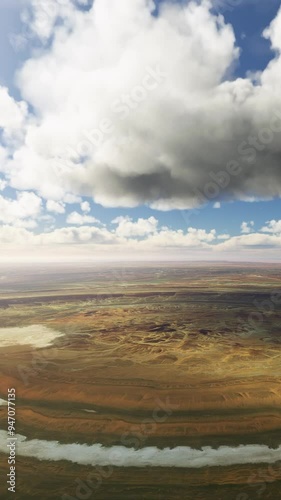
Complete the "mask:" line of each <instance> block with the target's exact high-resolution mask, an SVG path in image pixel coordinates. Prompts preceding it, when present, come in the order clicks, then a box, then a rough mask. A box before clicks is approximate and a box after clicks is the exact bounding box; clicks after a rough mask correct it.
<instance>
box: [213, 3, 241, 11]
mask: <svg viewBox="0 0 281 500" xmlns="http://www.w3.org/2000/svg"><path fill="white" fill-rule="evenodd" d="M241 4H242V0H213V9H214V10H215V11H219V12H221V11H222V12H225V11H231V10H233V9H235V8H236V7H239V6H240V5H241Z"/></svg>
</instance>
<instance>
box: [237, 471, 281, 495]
mask: <svg viewBox="0 0 281 500" xmlns="http://www.w3.org/2000/svg"><path fill="white" fill-rule="evenodd" d="M280 473H281V467H280V463H277V464H275V465H271V464H270V465H269V466H268V467H267V468H266V470H264V469H262V468H261V467H260V468H259V469H258V470H257V471H256V472H254V473H253V474H252V475H251V476H250V477H249V478H248V481H247V483H248V485H249V486H250V487H251V488H253V489H255V492H254V493H255V496H254V497H252V496H251V495H249V494H248V493H246V492H241V493H239V494H238V495H237V497H236V500H252V499H257V498H263V497H262V495H264V493H265V492H266V490H267V485H268V484H270V483H274V482H275V481H277V480H278V479H280Z"/></svg>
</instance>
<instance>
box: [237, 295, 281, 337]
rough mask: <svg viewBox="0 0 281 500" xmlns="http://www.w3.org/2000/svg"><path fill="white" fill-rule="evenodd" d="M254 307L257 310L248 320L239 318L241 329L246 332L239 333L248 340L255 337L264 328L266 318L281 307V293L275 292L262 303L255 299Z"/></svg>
mask: <svg viewBox="0 0 281 500" xmlns="http://www.w3.org/2000/svg"><path fill="white" fill-rule="evenodd" d="M253 305H254V307H255V310H253V311H251V312H250V313H249V314H248V316H247V318H245V319H244V318H242V317H241V316H239V317H238V318H237V321H238V324H239V325H240V328H242V329H243V330H244V331H243V332H242V333H239V336H240V337H243V338H247V337H251V336H252V335H254V333H255V332H256V331H258V330H259V328H260V327H261V326H262V324H263V323H264V321H265V319H266V317H267V316H269V315H270V314H271V313H273V312H274V311H275V309H276V307H278V306H281V291H275V290H274V291H273V292H271V294H270V297H269V298H268V299H265V300H262V301H260V300H259V299H255V300H254V301H253Z"/></svg>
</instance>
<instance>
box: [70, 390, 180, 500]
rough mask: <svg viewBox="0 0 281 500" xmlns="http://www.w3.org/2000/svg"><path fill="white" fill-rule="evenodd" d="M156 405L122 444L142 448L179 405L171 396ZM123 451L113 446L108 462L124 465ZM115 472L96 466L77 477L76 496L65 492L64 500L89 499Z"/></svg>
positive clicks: (126, 435)
mask: <svg viewBox="0 0 281 500" xmlns="http://www.w3.org/2000/svg"><path fill="white" fill-rule="evenodd" d="M155 403H156V406H155V409H154V410H153V412H152V416H151V417H150V418H147V419H144V420H143V421H142V422H141V423H140V424H139V426H138V430H136V426H134V427H133V426H132V428H131V429H129V430H128V431H127V432H125V433H124V434H123V435H122V436H121V439H120V445H123V446H126V447H132V446H133V447H134V449H135V450H138V449H141V448H142V447H143V445H144V443H145V441H146V440H147V438H148V436H149V435H150V434H152V433H153V432H154V431H155V429H156V427H157V425H159V424H163V423H164V422H166V420H167V419H168V418H169V417H171V416H172V414H173V412H174V411H175V410H177V409H178V407H179V405H177V404H173V403H172V402H171V401H170V399H169V397H167V398H166V400H165V401H162V400H161V399H157V400H156V401H155ZM123 460H124V458H123V456H122V452H120V451H118V450H116V448H115V447H112V451H110V452H109V456H108V462H109V463H113V464H114V466H115V467H122V465H123ZM113 472H114V469H113V466H112V465H108V466H95V468H94V471H93V472H91V473H90V474H88V476H87V479H86V480H85V481H82V480H81V479H80V478H76V480H75V483H76V489H75V492H74V495H75V496H72V495H68V494H66V493H65V494H64V495H62V497H61V499H62V500H89V499H90V498H91V497H92V495H93V494H94V492H96V491H97V490H98V489H99V488H100V487H101V485H102V484H103V481H104V480H105V479H109V478H110V477H111V476H112V474H113Z"/></svg>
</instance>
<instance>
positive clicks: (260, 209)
mask: <svg viewBox="0 0 281 500" xmlns="http://www.w3.org/2000/svg"><path fill="white" fill-rule="evenodd" d="M50 1H52V0H50ZM111 1H112V2H113V3H114V0H111ZM113 3H112V5H113ZM177 3H178V4H179V3H180V4H181V5H182V7H183V8H185V7H186V2H183V1H182V2H174V4H177ZM230 3H231V0H230ZM198 4H200V2H198ZM163 5H164V6H165V5H166V2H165V1H164V0H163V1H161V2H158V4H157V6H156V11H155V13H154V15H155V16H156V17H158V18H161V15H162V14H161V12H162V11H161V9H162V6H163ZM279 7H280V2H279V1H278V0H268V1H267V2H264V1H263V0H256V1H254V0H253V1H250V0H249V1H241V2H240V3H239V2H237V6H233V7H231V6H229V0H226V1H225V2H220V7H219V8H215V9H213V10H211V13H212V15H213V16H215V15H216V14H218V13H220V14H221V15H222V16H223V18H224V23H225V24H229V25H231V27H232V29H233V31H234V34H235V38H236V41H235V46H236V47H239V49H240V55H239V58H237V59H236V61H235V62H234V63H233V64H232V75H231V77H230V80H232V81H233V82H234V81H236V80H238V79H239V78H242V79H247V78H248V76H249V72H258V71H261V72H263V71H264V70H265V69H266V68H267V66H268V64H269V62H270V61H271V60H273V59H274V58H276V51H273V50H272V49H271V46H270V45H271V42H270V40H269V39H265V38H264V37H263V36H262V33H263V31H264V29H265V28H267V27H268V26H269V25H270V23H271V22H272V21H273V19H274V18H275V17H276V16H277V13H278V9H279ZM84 10H85V12H86V11H88V12H87V13H89V12H90V8H89V7H88V8H87V9H84ZM23 12H24V0H23V1H22V2H19V1H12V0H10V1H8V0H7V1H6V0H2V2H1V4H0V85H1V86H2V87H7V88H8V90H9V94H10V96H11V98H14V99H15V101H16V102H18V101H20V100H21V99H23V100H25V101H26V106H27V109H29V111H30V110H31V109H32V110H34V112H35V115H36V114H37V117H38V113H39V111H36V104H34V102H35V103H36V99H35V100H32V99H33V97H31V98H30V99H29V98H28V96H30V95H31V90H30V89H29V87H30V88H31V85H30V80H29V81H28V82H27V83H26V82H25V85H22V84H19V80H17V76H16V75H17V74H18V71H19V70H21V68H23V67H24V68H25V67H26V61H27V59H28V58H32V59H35V60H36V59H37V61H38V60H39V59H40V57H41V56H42V54H43V53H45V54H48V52H50V53H51V51H52V40H53V36H54V33H55V30H56V29H58V28H56V27H55V25H54V27H52V28H51V34H50V36H49V35H48V36H45V35H44V36H43V35H42V33H39V35H38V32H37V33H35V35H34V32H33V34H32V32H31V30H30V28H27V26H26V25H25V24H24V22H23V21H22V17H21V16H22V15H23ZM77 12H78V10H77ZM33 15H34V12H33ZM66 15H69V19H70V20H71V21H69V22H73V19H74V14H73V12H71V14H68V13H67V14H66ZM177 15H178V16H179V18H180V15H181V14H180V11H178V12H177ZM71 16H72V17H71ZM33 19H34V17H33ZM52 30H53V32H52ZM35 31H36V30H35ZM225 36H227V35H226V34H225ZM40 37H41V38H40ZM44 37H45V38H44ZM235 46H234V48H233V49H232V50H235ZM229 51H230V49H229ZM220 57H223V56H222V55H221V56H220ZM187 63H188V60H187ZM227 74H228V76H227V78H229V73H227ZM36 77H38V74H36ZM27 78H29V79H30V75H29V76H28V77H27ZM32 91H33V92H36V90H35V91H34V90H32ZM40 105H41V101H40ZM0 113H1V110H0ZM127 130H128V129H127ZM2 138H3V136H2ZM225 140H226V139H225ZM225 144H226V142H225V143H224V144H223V148H224V147H225ZM7 151H8V148H7ZM231 154H232V153H231ZM9 155H11V152H10V150H9ZM197 156H198V154H197ZM15 157H17V154H16V156H15ZM0 158H1V156H0ZM10 158H11V157H10ZM217 158H218V155H217ZM217 158H216V159H215V160H214V159H213V160H212V161H213V162H214V163H213V164H215V165H216V166H219V162H218V160H217ZM232 158H233V157H232V156H230V159H232ZM233 159H234V158H233ZM204 161H205V160H204ZM113 163H114V162H113ZM12 166H13V167H14V168H16V169H17V165H16V161H14V162H13V164H12ZM221 166H222V167H223V166H224V163H223V161H222V163H221ZM114 168H115V167H114ZM264 168H266V165H265V167H264ZM2 171H3V174H2V180H4V179H5V182H7V185H6V188H5V189H3V191H2V196H3V197H4V198H7V199H9V200H10V201H11V200H17V198H18V196H19V193H20V192H21V191H25V192H29V193H34V194H35V195H36V196H39V197H41V200H42V207H46V203H47V201H48V199H50V198H51V197H52V195H50V194H49V193H48V194H46V193H45V192H44V189H41V188H40V186H39V187H38V189H37V188H33V187H32V186H33V184H32V182H30V184H28V183H26V182H25V181H24V182H22V179H21V181H19V180H14V179H15V177H12V178H11V177H10V179H12V180H11V182H10V181H8V180H7V179H8V178H9V176H8V175H7V174H6V172H7V170H5V168H4V167H3V168H2ZM133 171H134V168H133ZM155 172H157V169H156V171H155ZM122 175H123V174H122ZM134 175H135V173H134V174H133V176H134ZM155 175H156V174H155ZM157 175H158V174H157ZM0 179H1V177H0ZM131 179H132V178H131ZM129 181H130V182H131V180H130V179H129V178H128V180H127V181H126V182H129ZM118 182H119V181H118ZM126 182H125V180H124V185H125V184H126ZM161 182H162V181H161ZM246 184H247V183H246ZM128 185H129V184H128ZM253 185H255V184H253ZM194 186H195V187H197V188H199V187H200V184H199V183H197V184H196V183H195V184H194ZM83 189H84V188H83ZM83 189H81V192H75V193H74V195H75V196H76V201H75V199H73V202H71V201H69V193H68V194H67V196H68V200H67V201H65V200H62V201H61V203H62V205H63V210H61V212H63V213H59V212H60V211H59V209H58V210H57V212H56V211H55V210H49V211H48V213H46V214H45V215H49V221H48V224H49V226H47V227H45V226H46V220H47V217H46V216H45V217H44V214H43V212H41V215H40V217H38V220H37V222H36V224H37V226H36V227H34V233H35V234H37V233H40V232H46V231H47V232H48V231H51V230H54V229H55V228H64V227H66V221H67V217H68V216H69V214H72V213H73V212H79V213H80V214H83V213H84V215H86V214H88V215H90V216H91V217H93V218H96V219H98V220H99V221H100V223H101V225H102V224H103V225H105V226H106V227H108V228H109V229H110V228H112V227H114V224H113V225H112V223H111V222H112V220H114V219H115V218H116V217H123V218H124V220H125V219H127V220H129V219H131V220H132V221H133V222H136V221H137V220H138V219H149V218H151V217H153V218H155V219H157V221H158V224H159V227H162V226H163V227H166V226H167V227H168V228H169V229H171V230H183V231H186V230H187V228H188V227H189V226H192V227H193V228H197V229H203V230H205V231H207V232H209V231H211V230H212V229H215V230H216V232H217V234H227V235H229V236H230V237H237V236H238V235H240V233H241V224H242V222H250V221H253V224H252V223H251V225H250V229H249V233H253V232H258V231H260V229H261V228H262V227H263V226H264V225H265V224H266V222H267V221H270V220H273V219H274V220H276V221H278V220H279V219H280V207H281V204H280V198H279V197H278V196H277V195H274V191H273V195H272V196H268V195H267V194H266V193H265V194H264V193H260V195H259V194H258V193H257V196H256V201H252V202H246V201H241V199H240V200H239V199H237V198H239V197H240V195H239V196H238V195H235V196H233V194H229V195H226V196H224V198H227V199H228V201H223V200H221V199H220V194H219V195H218V197H214V198H212V199H211V201H210V202H209V203H207V204H206V203H205V204H201V206H199V205H198V206H196V207H195V208H194V209H192V208H188V204H190V202H188V203H186V205H187V206H186V207H185V206H184V203H183V202H179V201H175V202H172V203H170V205H169V204H168V205H165V206H164V207H163V203H162V202H161V203H162V204H161V203H160V205H159V206H161V210H158V209H155V208H152V207H153V206H155V203H154V201H153V200H152V201H151V200H150V201H148V202H147V203H143V202H142V199H141V198H142V196H139V197H136V200H137V201H135V202H133V203H131V202H129V203H128V202H127V201H126V202H124V206H122V205H123V202H122V200H123V199H125V198H126V197H125V195H124V194H123V195H122V196H120V199H117V198H116V196H111V195H109V194H107V195H106V196H108V198H107V200H108V201H106V202H105V203H104V202H103V200H104V199H105V198H106V196H105V195H104V194H103V193H101V194H99V195H97V196H96V195H95V194H93V196H91V195H90V193H86V191H87V189H84V192H83ZM177 189H180V188H177ZM239 189H240V188H239ZM239 189H238V191H236V192H240V191H241V190H240V191H239ZM74 191H75V190H74ZM135 191H136V188H135V187H134V191H133V192H132V198H134V196H135V194H136V193H135ZM167 191H169V186H167V187H165V192H167ZM92 192H93V193H95V185H93V189H92ZM125 194H126V193H125ZM248 194H249V196H250V197H251V196H252V192H251V189H250V190H249V193H248ZM246 195H247V193H246V192H245V193H244V194H243V196H246ZM181 196H182V197H184V194H181ZM243 196H242V198H243ZM143 197H144V198H145V195H144V196H143ZM240 198H241V197H240ZM270 198H271V199H270ZM54 199H55V201H56V202H58V203H60V199H58V198H56V197H54ZM111 199H112V201H110V200H111ZM134 199H135V198H134ZM259 199H267V200H268V201H259ZM83 201H88V203H90V208H91V210H89V209H87V210H85V211H84V212H83V211H82V212H81V202H83ZM97 201H99V203H98V202H97ZM216 202H217V204H216V205H215V206H216V207H217V208H215V207H214V204H215V203H216ZM218 202H219V203H220V205H218ZM157 203H158V201H157ZM132 204H133V205H136V206H135V207H133V208H132V207H130V205H132ZM173 204H174V206H177V205H178V208H177V209H172V207H173ZM149 205H150V206H149ZM11 206H12V205H11ZM180 207H182V208H180ZM163 208H164V210H163ZM51 217H52V218H53V220H51ZM4 222H5V221H3V223H4ZM85 224H86V225H91V223H90V222H87V223H86V222H85ZM26 229H27V230H28V228H27V227H26Z"/></svg>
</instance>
